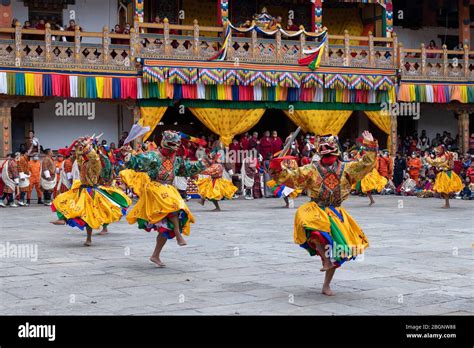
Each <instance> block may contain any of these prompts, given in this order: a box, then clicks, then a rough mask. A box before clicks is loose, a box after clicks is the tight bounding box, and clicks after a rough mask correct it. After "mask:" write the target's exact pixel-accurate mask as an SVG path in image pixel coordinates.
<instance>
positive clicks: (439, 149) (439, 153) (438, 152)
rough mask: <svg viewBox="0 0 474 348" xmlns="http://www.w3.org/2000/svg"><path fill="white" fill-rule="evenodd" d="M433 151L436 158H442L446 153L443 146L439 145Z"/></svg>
mask: <svg viewBox="0 0 474 348" xmlns="http://www.w3.org/2000/svg"><path fill="white" fill-rule="evenodd" d="M434 151H435V154H436V156H442V155H443V154H444V153H445V152H446V149H445V147H444V145H439V146H437V147H435V149H434Z"/></svg>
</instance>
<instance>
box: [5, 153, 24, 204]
mask: <svg viewBox="0 0 474 348" xmlns="http://www.w3.org/2000/svg"><path fill="white" fill-rule="evenodd" d="M18 157H19V156H18ZM2 180H3V184H4V186H3V194H2V197H1V198H0V207H6V205H5V203H4V201H5V199H6V200H7V204H8V205H9V206H10V207H12V208H17V207H18V205H17V204H15V195H16V192H17V189H18V184H19V183H20V176H19V174H18V165H17V161H16V159H15V158H14V155H13V153H9V154H8V155H7V159H6V161H5V163H4V164H3V167H2Z"/></svg>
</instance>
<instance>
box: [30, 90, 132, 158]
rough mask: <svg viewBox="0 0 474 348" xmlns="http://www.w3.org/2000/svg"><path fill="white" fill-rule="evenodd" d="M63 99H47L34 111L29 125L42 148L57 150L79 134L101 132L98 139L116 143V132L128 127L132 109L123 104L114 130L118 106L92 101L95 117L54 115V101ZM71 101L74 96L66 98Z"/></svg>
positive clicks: (127, 129) (117, 137) (130, 125)
mask: <svg viewBox="0 0 474 348" xmlns="http://www.w3.org/2000/svg"><path fill="white" fill-rule="evenodd" d="M58 101H59V102H62V101H63V100H62V99H61V100H59V99H58V100H51V101H47V102H45V103H43V104H40V107H39V108H38V109H35V110H34V115H33V128H34V130H35V133H36V135H37V136H38V138H39V139H40V142H41V145H42V146H43V147H44V148H51V149H54V150H56V149H58V148H61V147H64V146H65V145H69V144H71V142H72V141H74V140H75V139H77V138H78V137H80V136H84V135H92V134H94V133H95V134H96V135H98V134H100V133H102V132H103V133H104V135H103V136H102V137H101V140H103V139H105V140H107V143H111V142H115V144H117V142H118V139H119V133H121V132H122V131H124V130H126V131H129V130H130V128H131V127H132V123H133V116H132V112H131V111H130V110H128V109H127V108H125V107H123V108H122V109H123V113H124V116H123V128H124V129H118V114H119V112H118V105H117V104H112V103H105V102H97V103H96V104H95V114H96V116H95V119H94V120H88V119H87V117H67V116H62V117H60V116H56V114H55V110H56V108H55V104H56V103H57V102H58ZM69 101H74V99H69Z"/></svg>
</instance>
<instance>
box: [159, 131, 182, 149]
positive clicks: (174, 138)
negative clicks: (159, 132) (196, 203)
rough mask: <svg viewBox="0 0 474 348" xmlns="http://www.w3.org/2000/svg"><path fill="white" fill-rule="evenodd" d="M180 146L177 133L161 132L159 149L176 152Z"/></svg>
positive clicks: (179, 138) (179, 137)
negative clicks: (161, 137)
mask: <svg viewBox="0 0 474 348" xmlns="http://www.w3.org/2000/svg"><path fill="white" fill-rule="evenodd" d="M180 146H181V136H180V135H179V133H178V132H175V131H170V130H167V131H164V132H163V139H162V140H161V147H163V148H165V149H168V150H171V151H177V150H178V149H179V147H180Z"/></svg>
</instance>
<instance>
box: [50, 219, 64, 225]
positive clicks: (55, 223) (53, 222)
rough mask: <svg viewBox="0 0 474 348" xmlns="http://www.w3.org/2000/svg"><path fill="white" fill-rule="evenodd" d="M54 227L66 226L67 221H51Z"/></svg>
mask: <svg viewBox="0 0 474 348" xmlns="http://www.w3.org/2000/svg"><path fill="white" fill-rule="evenodd" d="M51 223H52V224H53V225H58V226H64V225H65V224H66V221H64V220H56V221H51Z"/></svg>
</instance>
